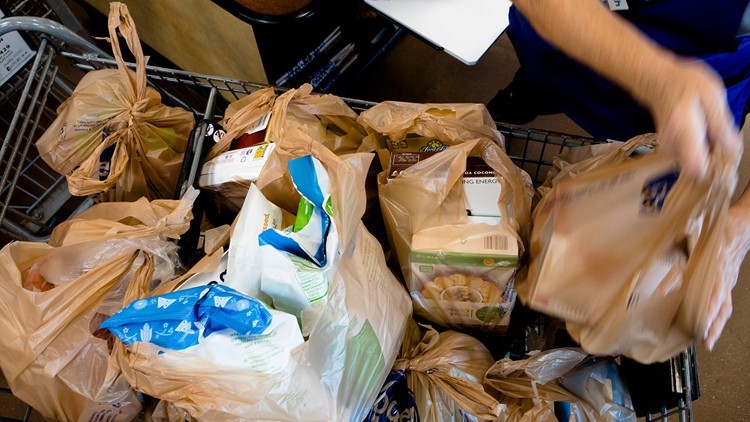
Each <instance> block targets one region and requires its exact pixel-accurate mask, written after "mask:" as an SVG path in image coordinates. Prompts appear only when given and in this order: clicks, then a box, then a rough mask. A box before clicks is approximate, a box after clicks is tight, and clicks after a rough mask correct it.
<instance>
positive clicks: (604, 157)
mask: <svg viewBox="0 0 750 422" xmlns="http://www.w3.org/2000/svg"><path fill="white" fill-rule="evenodd" d="M654 146H656V135H654V134H646V135H641V136H636V137H635V138H633V139H632V140H630V141H629V142H608V143H605V144H592V145H585V146H580V147H567V148H565V149H564V150H563V152H562V153H561V154H560V155H558V156H556V157H554V158H553V159H552V168H551V169H550V170H549V171H548V172H547V178H546V180H545V181H544V183H543V184H542V186H540V187H539V188H537V190H538V191H539V193H540V194H541V195H542V196H544V195H546V194H547V193H548V192H549V190H550V189H552V188H553V187H554V186H555V185H556V184H558V183H559V182H560V181H562V180H565V179H573V178H575V177H576V176H578V175H579V174H585V173H586V172H589V171H591V170H594V169H596V168H599V167H602V166H611V165H614V164H619V163H622V162H625V161H628V160H629V159H631V157H632V156H633V155H634V154H635V153H636V151H637V150H638V149H639V148H646V149H647V150H649V149H653V148H654Z"/></svg>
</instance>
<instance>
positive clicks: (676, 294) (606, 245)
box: [519, 137, 737, 363]
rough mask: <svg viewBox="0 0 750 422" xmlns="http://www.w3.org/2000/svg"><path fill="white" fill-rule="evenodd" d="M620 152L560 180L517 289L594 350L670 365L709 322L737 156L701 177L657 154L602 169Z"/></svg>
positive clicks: (542, 208) (538, 216) (539, 212)
mask: <svg viewBox="0 0 750 422" xmlns="http://www.w3.org/2000/svg"><path fill="white" fill-rule="evenodd" d="M643 140H644V138H642V137H639V138H635V139H633V140H631V141H630V142H629V143H628V144H627V145H624V146H623V147H622V149H621V150H627V149H632V148H631V147H632V146H634V145H636V144H639V143H642V142H643ZM619 151H620V150H616V151H615V152H614V153H613V154H605V155H604V156H599V157H594V158H592V159H590V160H588V161H583V162H581V163H578V164H576V165H575V166H579V167H588V168H589V169H592V170H591V171H589V172H586V173H582V174H578V175H577V176H576V178H575V179H568V180H563V181H560V182H559V183H558V184H557V185H556V186H555V187H554V188H553V189H552V190H551V191H550V192H549V193H548V194H547V195H546V196H545V197H544V198H543V200H542V201H541V202H540V204H539V205H538V207H537V209H536V211H535V215H534V222H535V226H534V232H533V235H532V243H531V254H532V262H531V264H530V269H529V278H528V280H527V281H525V282H524V283H522V284H521V285H520V286H519V294H521V297H522V299H524V300H525V301H526V302H527V303H529V304H530V306H531V307H532V308H534V309H537V310H540V311H542V312H545V313H548V314H550V315H553V316H556V317H559V318H562V319H564V320H565V321H566V322H567V324H568V331H569V332H570V333H571V334H572V336H573V337H574V339H576V340H577V341H579V342H580V343H581V346H582V347H583V348H584V350H586V351H588V352H590V353H594V354H624V355H626V356H629V357H632V358H633V359H636V360H638V361H641V362H644V363H651V362H655V361H664V360H666V359H668V358H670V357H672V356H674V355H675V354H677V353H679V352H680V351H681V350H683V349H684V348H685V347H687V346H689V345H690V344H692V343H694V342H696V341H701V340H702V339H703V337H704V335H705V333H706V330H707V328H708V327H709V325H710V322H711V321H708V308H709V299H710V298H711V292H712V290H713V288H714V286H713V284H714V283H715V282H717V281H716V280H717V278H716V277H715V275H716V274H717V272H718V271H721V269H720V268H717V267H716V263H717V257H718V254H719V248H720V247H721V236H722V234H723V233H724V230H725V228H724V225H725V224H726V213H727V210H728V208H729V201H730V199H731V196H732V193H733V192H734V188H735V186H736V181H737V174H736V170H737V157H723V156H720V155H718V154H714V156H712V157H711V162H710V171H709V174H708V177H707V178H706V180H705V181H703V182H698V181H695V180H687V179H685V178H682V177H676V176H675V173H674V171H675V168H676V164H675V163H674V162H673V161H672V160H671V159H670V158H668V157H665V156H662V155H661V154H659V153H658V152H656V153H654V154H651V155H649V156H645V157H642V158H639V159H634V160H629V161H625V162H622V163H620V164H617V165H604V164H607V163H608V162H611V160H610V159H611V158H612V157H613V155H614V154H619ZM615 161H624V160H623V159H621V158H618V159H617V160H615ZM600 166H601V167H600ZM675 178H676V180H675Z"/></svg>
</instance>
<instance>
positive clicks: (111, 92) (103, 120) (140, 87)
mask: <svg viewBox="0 0 750 422" xmlns="http://www.w3.org/2000/svg"><path fill="white" fill-rule="evenodd" d="M118 29H119V31H120V34H122V36H123V37H124V38H125V41H126V42H127V45H128V47H129V48H130V50H131V51H132V52H133V54H134V56H135V61H136V70H135V73H133V72H132V71H131V70H129V69H127V67H126V66H125V62H124V60H123V57H122V53H121V51H120V43H119V39H118V34H117V30H118ZM109 41H110V42H111V43H112V50H113V55H114V57H115V60H116V61H117V69H103V70H94V71H91V72H89V73H87V74H86V75H85V76H84V77H83V79H81V82H80V83H79V84H78V86H76V89H75V91H74V92H73V95H72V96H71V97H70V98H69V99H68V100H66V101H65V102H64V103H63V104H62V105H61V106H60V108H59V109H58V110H57V112H58V117H57V118H56V119H55V121H54V122H53V123H52V124H51V125H50V126H49V127H48V128H47V130H46V131H45V132H44V134H43V135H42V137H41V138H40V139H39V140H38V141H37V143H36V146H37V148H38V150H39V155H40V156H41V157H42V159H43V160H44V161H45V162H46V163H47V164H48V165H49V166H50V167H52V168H53V169H54V170H55V171H57V172H59V173H60V174H63V175H66V177H67V179H68V187H69V189H70V192H71V193H72V194H73V195H78V196H86V195H92V194H97V193H102V194H103V195H102V198H103V199H105V200H108V201H133V200H136V199H138V198H140V197H142V196H145V197H147V198H149V199H159V198H170V197H172V195H173V193H174V191H175V187H176V184H177V178H178V177H179V173H180V167H181V165H182V159H183V156H184V152H185V148H186V145H187V139H188V135H189V134H190V131H191V130H192V128H193V125H194V118H193V114H192V113H190V112H188V111H186V110H183V109H181V108H172V107H167V106H165V105H163V104H162V103H161V96H160V95H159V93H158V92H157V91H156V90H154V89H153V88H150V87H148V86H147V83H146V58H145V57H144V56H143V52H142V50H141V45H140V41H139V40H138V34H137V32H136V30H135V24H134V23H133V20H132V18H131V17H130V14H129V13H128V9H127V7H126V6H125V5H124V4H122V3H117V2H115V3H112V4H111V9H110V15H109Z"/></svg>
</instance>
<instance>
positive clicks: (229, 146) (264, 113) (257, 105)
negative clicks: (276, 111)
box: [206, 88, 276, 161]
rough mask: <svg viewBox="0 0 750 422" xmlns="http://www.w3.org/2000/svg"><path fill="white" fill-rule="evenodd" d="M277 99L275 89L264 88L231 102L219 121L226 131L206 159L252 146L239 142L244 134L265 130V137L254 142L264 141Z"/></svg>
mask: <svg viewBox="0 0 750 422" xmlns="http://www.w3.org/2000/svg"><path fill="white" fill-rule="evenodd" d="M275 100H276V94H275V93H274V89H273V88H264V89H259V90H257V91H255V92H253V93H251V94H250V95H247V96H245V97H242V98H240V99H239V100H237V101H234V102H233V103H231V104H229V106H227V109H226V112H225V113H224V119H223V120H222V121H221V122H219V123H220V125H221V127H222V128H223V129H224V131H225V133H224V134H223V135H222V136H221V137H220V138H219V139H218V140H217V141H216V145H214V146H212V147H211V150H210V151H209V153H208V156H207V159H206V161H210V160H211V159H213V158H215V157H217V156H219V155H220V154H222V153H224V152H226V151H229V150H233V149H242V148H247V147H250V146H252V145H239V144H238V142H240V140H241V138H242V137H243V135H253V134H260V133H261V132H263V138H262V139H258V141H260V142H253V144H255V143H262V142H264V141H265V130H266V127H267V126H268V120H269V119H270V116H271V108H272V107H273V104H274V101H275ZM233 145H234V147H233Z"/></svg>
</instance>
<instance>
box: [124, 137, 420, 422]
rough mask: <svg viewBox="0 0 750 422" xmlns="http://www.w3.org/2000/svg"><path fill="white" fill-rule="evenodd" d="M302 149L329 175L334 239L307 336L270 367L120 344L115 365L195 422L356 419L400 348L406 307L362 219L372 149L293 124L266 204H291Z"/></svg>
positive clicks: (265, 180)
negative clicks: (333, 145) (344, 146)
mask: <svg viewBox="0 0 750 422" xmlns="http://www.w3.org/2000/svg"><path fill="white" fill-rule="evenodd" d="M307 154H312V155H313V156H314V157H316V158H317V159H318V160H320V162H321V163H322V164H323V166H324V167H325V168H326V169H327V171H328V174H329V177H330V180H331V187H332V189H331V194H332V204H333V221H334V224H335V225H336V228H337V230H338V234H339V242H340V245H341V253H340V256H339V257H338V258H337V259H338V260H339V261H338V264H337V265H338V267H337V268H335V274H334V277H333V283H332V284H331V285H330V286H329V292H328V299H327V300H328V302H327V303H326V305H325V309H324V311H323V313H322V315H321V317H320V319H319V320H318V322H317V324H316V325H315V326H314V327H313V328H312V331H311V334H310V337H309V339H307V341H305V343H303V344H302V345H300V346H299V347H297V348H296V349H294V350H293V353H292V355H291V358H290V359H289V362H288V364H287V365H286V366H285V367H284V368H283V369H281V370H278V371H275V370H274V371H272V372H273V373H268V372H262V371H251V370H249V369H247V368H246V369H244V370H238V369H237V368H233V367H227V366H222V362H213V361H206V360H204V359H198V358H197V356H196V355H195V354H191V353H189V351H187V350H184V351H170V352H169V353H168V354H169V355H170V356H171V357H174V358H175V359H172V360H171V361H167V359H164V357H165V356H164V355H166V354H167V353H164V354H162V355H159V354H157V351H156V349H155V348H153V347H152V346H151V345H150V344H146V343H135V344H133V345H131V346H128V348H125V347H123V346H118V347H120V349H119V350H120V352H119V354H118V355H117V359H118V363H119V365H120V367H121V368H122V370H123V373H124V374H125V376H126V377H127V379H128V381H129V382H130V383H131V384H132V385H134V387H135V388H136V389H137V390H139V391H143V392H144V393H147V394H149V395H151V396H154V397H157V398H159V399H162V400H165V401H168V402H171V403H172V404H173V405H174V409H172V410H175V409H183V410H185V411H187V413H188V414H190V415H191V416H192V417H193V418H197V419H199V420H221V421H224V420H239V419H244V418H247V417H249V416H250V417H252V418H257V419H267V420H308V421H318V420H320V421H329V420H362V419H363V418H364V416H365V415H366V414H367V411H368V410H369V408H370V406H371V404H372V402H373V401H374V399H375V397H376V395H377V393H378V391H379V389H380V387H381V385H382V383H383V381H384V380H385V377H386V376H387V374H388V369H389V368H390V367H391V366H392V364H393V361H394V360H395V358H396V355H397V353H398V349H399V346H400V344H401V340H402V338H403V333H404V330H405V327H406V322H407V320H408V317H409V315H410V314H411V303H410V301H409V299H408V297H407V295H406V293H405V292H404V290H403V287H401V285H400V284H399V282H398V281H397V280H396V278H395V277H394V276H393V274H391V273H390V271H389V270H388V269H387V267H386V265H385V258H384V256H383V254H382V250H381V249H380V245H379V244H378V242H377V240H376V239H375V238H373V237H372V235H370V234H369V233H368V232H367V231H366V229H365V228H364V226H363V224H362V222H361V220H360V218H361V216H362V213H363V212H364V207H365V200H364V197H365V195H364V192H363V190H362V189H361V186H362V185H363V184H364V177H365V174H366V172H367V168H368V166H369V162H370V161H371V159H372V155H371V154H353V155H347V156H343V157H337V156H336V155H334V154H333V153H332V152H331V151H329V150H328V149H327V148H325V147H324V146H323V145H322V144H321V143H320V142H318V141H317V140H314V139H312V138H311V137H310V136H308V135H307V134H306V133H304V132H302V131H300V130H298V129H295V128H292V129H289V130H287V132H286V135H285V137H284V139H283V140H282V141H280V142H279V145H278V147H277V148H276V149H275V150H274V152H273V154H272V155H271V156H270V157H269V161H268V163H267V164H266V169H265V171H264V172H263V174H262V176H261V178H260V180H258V182H257V186H258V187H259V188H260V189H261V190H262V192H263V194H264V195H265V196H266V197H267V198H268V200H270V201H272V202H274V203H276V204H277V205H280V206H284V207H287V208H288V209H289V210H292V211H294V210H296V208H297V205H298V203H299V196H298V195H296V194H294V192H295V191H294V189H293V187H292V185H291V183H292V182H291V178H290V176H289V174H288V170H287V168H288V167H287V163H288V161H289V160H290V159H292V158H296V157H300V156H303V155H307ZM295 201H296V203H295ZM232 241H233V242H234V241H238V240H237V239H236V238H234V239H233V240H232ZM166 286H168V287H169V288H176V287H177V286H178V283H169V284H167V285H166ZM166 288H167V287H165V285H162V287H161V288H160V290H159V291H160V292H163V289H166ZM145 291H146V289H142V290H141V292H140V294H145ZM136 296H138V295H136ZM131 297H135V296H131ZM170 362H179V365H176V364H173V363H170ZM196 379H198V380H200V382H196ZM170 414H172V413H170Z"/></svg>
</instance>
